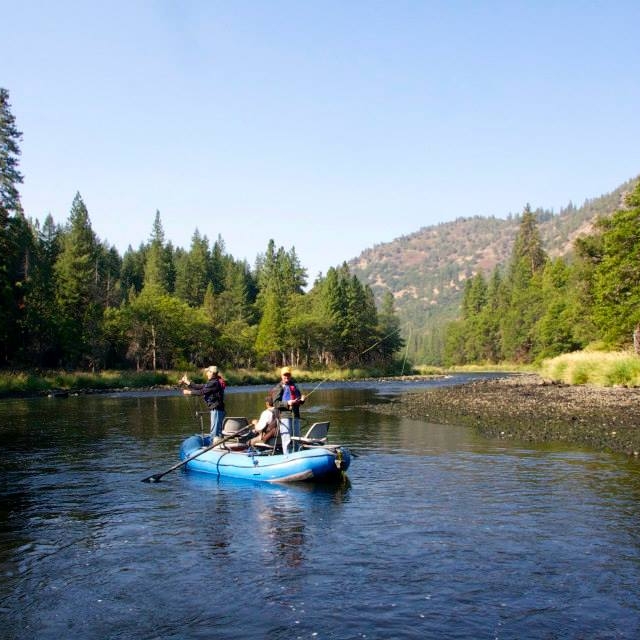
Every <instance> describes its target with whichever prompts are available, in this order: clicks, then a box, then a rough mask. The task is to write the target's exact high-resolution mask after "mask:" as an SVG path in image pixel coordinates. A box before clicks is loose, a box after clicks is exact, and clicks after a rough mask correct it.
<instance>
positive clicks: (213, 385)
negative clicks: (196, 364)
mask: <svg viewBox="0 0 640 640" xmlns="http://www.w3.org/2000/svg"><path fill="white" fill-rule="evenodd" d="M204 373H205V376H206V378H207V381H206V382H205V383H204V384H199V383H195V382H191V380H189V378H188V377H187V374H186V373H185V375H184V376H182V378H180V383H181V384H184V385H186V386H187V388H186V389H183V390H182V393H183V394H184V395H185V396H203V398H204V401H205V402H206V404H207V407H209V409H210V410H211V438H212V440H213V442H214V443H215V442H217V441H219V440H221V439H222V421H223V420H224V416H225V410H224V390H225V387H226V386H227V385H226V383H225V381H224V380H223V378H222V376H221V375H220V374H219V373H218V367H216V366H214V365H211V366H210V367H207V368H206V369H205V370H204Z"/></svg>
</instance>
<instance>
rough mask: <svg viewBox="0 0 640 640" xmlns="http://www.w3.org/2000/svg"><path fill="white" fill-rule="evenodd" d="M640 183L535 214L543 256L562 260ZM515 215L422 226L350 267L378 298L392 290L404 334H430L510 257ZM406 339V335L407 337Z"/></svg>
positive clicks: (362, 256) (516, 221)
mask: <svg viewBox="0 0 640 640" xmlns="http://www.w3.org/2000/svg"><path fill="white" fill-rule="evenodd" d="M637 180H638V178H635V179H632V180H629V181H628V182H626V183H624V184H623V185H621V186H620V187H618V188H617V189H616V190H615V191H613V192H611V193H609V194H606V195H603V196H600V197H599V198H594V199H592V200H586V201H585V203H584V204H583V205H582V206H581V207H576V206H575V205H574V204H572V203H569V205H568V206H567V207H566V208H564V209H562V210H561V211H560V213H557V214H556V213H553V212H551V211H545V210H542V209H539V210H537V211H536V212H535V213H536V215H537V218H538V221H539V229H540V234H541V236H542V240H543V243H544V248H545V250H546V251H547V253H548V254H549V255H550V256H552V257H556V256H561V255H567V254H569V253H570V252H571V250H572V244H573V241H574V240H575V239H576V238H577V237H578V236H580V235H585V234H588V233H589V232H590V231H591V230H592V228H593V223H594V222H595V220H596V218H598V217H599V216H608V215H611V214H612V213H613V212H614V211H616V210H618V209H619V208H621V206H622V205H623V198H624V196H625V194H626V193H628V192H629V191H630V190H631V189H632V188H633V186H634V185H635V183H636V181H637ZM519 224H520V215H509V216H508V217H507V218H505V219H500V218H496V217H493V216H492V217H480V216H474V217H471V218H458V219H457V220H454V221H453V222H444V223H441V224H437V225H434V226H430V227H423V228H422V229H420V230H419V231H416V232H415V233H412V234H410V235H406V236H401V237H400V238H396V239H395V240H392V241H391V242H386V243H382V244H378V245H375V246H374V247H373V248H371V249H366V250H365V251H363V252H362V253H361V254H360V256H359V257H358V258H354V259H353V260H351V261H350V262H349V268H350V269H351V271H352V273H355V274H356V275H357V276H358V277H359V278H360V279H361V281H362V282H366V283H368V284H369V285H370V286H371V287H372V289H373V291H374V293H375V295H376V297H377V298H379V297H380V296H381V294H382V293H383V292H384V291H386V290H390V291H391V292H392V293H393V295H394V297H395V300H396V308H397V310H398V315H399V316H400V318H401V320H402V321H403V325H404V326H405V327H407V328H408V327H411V328H412V330H415V331H416V333H418V334H419V333H425V331H426V332H433V331H434V330H437V328H438V327H442V326H443V324H444V323H445V322H448V321H449V320H453V319H455V318H456V317H457V315H458V312H459V308H460V303H461V301H462V293H463V291H464V283H465V280H467V279H468V278H470V277H472V276H473V275H475V274H476V273H477V272H479V271H480V272H483V273H485V274H487V275H488V274H489V273H490V272H491V271H493V269H494V268H495V267H496V265H504V264H506V262H507V261H508V260H509V258H510V256H511V251H512V248H513V242H514V240H515V236H516V233H517V231H518V227H519ZM405 337H406V332H405Z"/></svg>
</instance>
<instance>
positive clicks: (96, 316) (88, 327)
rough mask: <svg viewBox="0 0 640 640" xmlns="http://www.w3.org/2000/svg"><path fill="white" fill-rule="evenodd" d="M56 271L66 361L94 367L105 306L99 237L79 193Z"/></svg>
mask: <svg viewBox="0 0 640 640" xmlns="http://www.w3.org/2000/svg"><path fill="white" fill-rule="evenodd" d="M61 240H62V246H61V251H60V254H59V256H58V259H57V261H56V264H55V267H54V271H55V276H56V301H57V304H58V308H59V312H60V316H61V318H62V322H61V333H62V336H61V340H62V346H63V350H64V359H65V363H66V364H68V365H73V366H77V365H79V364H82V363H83V362H85V363H86V364H88V365H89V366H90V367H92V368H94V367H95V366H96V365H97V364H98V360H99V356H100V354H99V350H100V346H99V345H100V343H99V341H100V338H101V330H100V320H101V316H102V307H101V305H100V303H99V289H98V286H97V280H98V274H97V258H98V251H97V239H96V237H95V235H94V233H93V230H92V228H91V222H90V220H89V213H88V211H87V207H86V206H85V204H84V201H83V200H82V196H81V195H80V193H77V194H76V196H75V198H74V200H73V204H72V206H71V212H70V215H69V222H68V225H67V228H66V229H65V231H64V233H63V235H62V239H61Z"/></svg>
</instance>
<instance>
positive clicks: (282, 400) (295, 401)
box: [271, 367, 305, 454]
mask: <svg viewBox="0 0 640 640" xmlns="http://www.w3.org/2000/svg"><path fill="white" fill-rule="evenodd" d="M271 397H272V398H273V406H274V407H275V409H276V411H277V412H278V413H280V414H281V413H282V412H283V411H284V412H289V413H288V414H287V417H285V418H283V417H282V416H280V419H279V422H280V436H281V438H282V451H283V452H284V453H285V454H286V453H287V452H288V449H289V443H290V442H291V436H296V437H299V436H300V405H302V404H304V401H305V397H304V396H303V395H302V393H300V389H298V386H297V385H296V383H295V382H294V381H293V378H292V377H291V368H290V367H282V369H280V384H278V385H276V386H275V387H274V388H273V389H272V390H271ZM289 416H291V417H289ZM294 450H295V447H294Z"/></svg>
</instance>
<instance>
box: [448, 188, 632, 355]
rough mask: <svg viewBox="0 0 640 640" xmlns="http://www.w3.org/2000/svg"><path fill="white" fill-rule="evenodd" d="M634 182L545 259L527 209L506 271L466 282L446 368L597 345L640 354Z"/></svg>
mask: <svg viewBox="0 0 640 640" xmlns="http://www.w3.org/2000/svg"><path fill="white" fill-rule="evenodd" d="M638 265H640V182H638V183H637V184H636V186H635V188H634V190H633V191H631V192H630V193H628V194H627V195H626V197H625V201H624V206H623V207H622V208H620V209H619V210H618V211H616V212H615V213H614V214H613V215H612V216H610V217H603V218H600V219H599V220H598V221H597V223H596V225H595V229H594V230H593V232H592V233H590V234H587V235H584V236H581V237H579V238H577V239H576V241H575V243H574V251H573V252H572V254H570V258H569V259H567V258H564V257H557V258H550V257H549V256H548V255H547V253H546V252H545V251H544V249H543V247H542V241H541V239H540V233H539V229H538V221H537V219H536V216H535V215H534V214H533V213H532V212H531V211H530V210H529V209H525V211H524V212H523V215H522V217H521V222H520V227H519V231H518V234H517V236H516V240H515V243H514V246H513V250H512V254H511V259H510V261H509V263H508V265H507V266H506V268H505V269H501V268H496V269H494V270H493V271H492V272H491V274H490V275H489V276H485V275H483V274H482V273H480V272H479V273H477V274H476V275H475V276H474V277H473V278H471V279H469V280H467V282H466V284H465V290H464V299H463V303H462V314H461V319H460V320H458V321H456V322H453V323H451V324H449V325H448V326H447V328H446V331H445V360H446V362H448V363H455V364H462V363H469V362H501V361H504V360H507V361H511V362H533V361H536V360H540V359H542V358H548V357H553V356H557V355H559V354H561V353H567V352H571V351H576V350H580V349H583V348H585V347H587V346H590V345H591V346H594V345H596V344H599V345H600V346H602V347H604V348H620V347H623V348H625V347H631V346H632V345H633V347H634V348H635V351H636V353H638V352H640V269H639V268H638Z"/></svg>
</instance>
